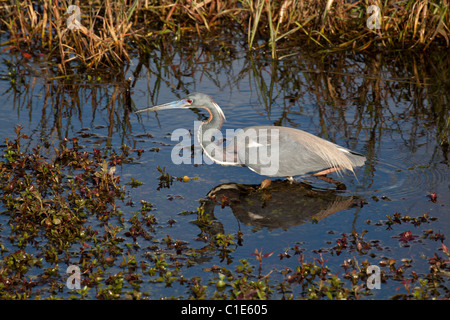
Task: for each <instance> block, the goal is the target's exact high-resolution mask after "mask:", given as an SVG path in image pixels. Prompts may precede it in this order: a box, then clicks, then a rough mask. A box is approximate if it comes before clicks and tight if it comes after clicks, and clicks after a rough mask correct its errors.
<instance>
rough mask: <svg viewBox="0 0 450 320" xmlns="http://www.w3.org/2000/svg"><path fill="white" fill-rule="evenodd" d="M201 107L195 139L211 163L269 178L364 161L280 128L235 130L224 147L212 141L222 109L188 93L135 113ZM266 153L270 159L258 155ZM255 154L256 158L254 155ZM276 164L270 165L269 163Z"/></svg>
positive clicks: (318, 172)
mask: <svg viewBox="0 0 450 320" xmlns="http://www.w3.org/2000/svg"><path fill="white" fill-rule="evenodd" d="M192 108H202V109H205V110H206V111H208V113H209V118H208V119H207V120H206V121H204V122H202V123H201V125H200V126H199V127H198V131H197V139H198V141H199V143H200V145H201V147H202V149H203V152H204V153H205V154H206V155H207V156H208V157H209V158H210V159H211V160H213V161H214V162H215V163H218V164H220V165H225V166H243V167H248V168H249V169H251V170H252V171H254V172H256V173H258V174H260V175H264V176H269V177H286V178H288V179H289V180H290V181H293V178H292V177H294V176H300V175H304V174H313V175H315V176H322V175H326V174H328V173H331V172H334V171H345V170H347V171H350V172H352V173H353V174H355V173H354V170H353V169H354V168H356V167H360V166H362V165H364V163H365V161H366V158H365V157H364V156H363V155H361V154H359V153H356V152H354V151H351V150H349V149H347V148H344V147H341V146H339V145H337V144H334V143H332V142H329V141H327V140H324V139H322V138H319V137H316V136H314V135H312V134H310V133H308V132H305V131H302V130H299V129H293V128H287V127H281V126H253V127H248V128H244V129H241V130H239V131H238V132H237V133H236V135H235V136H234V138H233V140H232V141H230V142H229V143H228V144H227V145H225V143H223V142H221V143H220V144H219V145H218V144H217V141H215V139H214V136H215V133H218V132H219V133H220V128H221V127H222V124H223V122H224V121H225V120H226V119H225V115H224V113H223V111H222V109H221V108H220V107H219V105H218V104H217V103H215V102H214V101H213V100H212V99H211V97H209V96H208V95H206V94H203V93H192V94H189V95H188V96H186V97H185V98H184V99H181V100H178V101H173V102H169V103H166V104H162V105H158V106H154V107H150V108H145V109H142V110H138V111H136V112H137V113H140V112H146V111H158V110H167V109H192ZM261 154H267V155H269V154H270V159H271V160H274V159H275V160H276V161H272V162H270V163H268V161H267V159H262V158H261V157H260V156H259V155H261ZM255 155H257V156H255ZM274 163H275V164H276V165H273V164H274Z"/></svg>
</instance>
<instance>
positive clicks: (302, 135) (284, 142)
mask: <svg viewBox="0 0 450 320" xmlns="http://www.w3.org/2000/svg"><path fill="white" fill-rule="evenodd" d="M236 137H237V138H236V139H235V143H236V144H237V147H236V152H237V154H238V161H240V162H241V163H243V164H244V165H246V166H248V167H249V168H250V169H252V170H254V171H256V172H258V173H260V174H264V173H263V172H262V170H263V169H264V168H268V167H271V168H272V169H273V168H275V167H277V170H276V172H275V173H273V174H264V175H268V176H271V175H273V176H294V175H301V174H305V173H310V172H315V171H320V170H324V169H329V168H335V169H346V170H349V171H352V172H353V167H355V166H360V165H362V164H364V161H365V157H364V156H362V155H359V154H357V153H355V152H353V151H351V150H348V149H346V148H344V147H340V146H338V145H336V144H334V143H331V142H329V141H326V140H324V139H321V138H319V137H316V136H314V135H312V134H310V133H307V132H305V131H302V130H297V129H293V128H286V127H278V126H255V127H249V128H245V129H243V130H242V131H241V132H238V133H237V134H236ZM242 141H244V142H242Z"/></svg>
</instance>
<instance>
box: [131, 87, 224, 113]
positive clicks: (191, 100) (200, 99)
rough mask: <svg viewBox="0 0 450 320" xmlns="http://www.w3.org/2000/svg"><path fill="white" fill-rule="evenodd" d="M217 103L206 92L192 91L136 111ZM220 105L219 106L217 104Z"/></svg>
mask: <svg viewBox="0 0 450 320" xmlns="http://www.w3.org/2000/svg"><path fill="white" fill-rule="evenodd" d="M216 106H217V104H215V103H214V101H213V100H212V99H211V97H210V96H208V95H207V94H204V93H199V92H195V93H191V94H189V95H187V96H186V97H185V98H183V99H181V100H177V101H172V102H168V103H164V104H161V105H158V106H154V107H150V108H145V109H141V110H138V111H136V113H140V112H146V111H159V110H168V109H191V108H205V109H210V108H215V107H216ZM217 107H218V106H217Z"/></svg>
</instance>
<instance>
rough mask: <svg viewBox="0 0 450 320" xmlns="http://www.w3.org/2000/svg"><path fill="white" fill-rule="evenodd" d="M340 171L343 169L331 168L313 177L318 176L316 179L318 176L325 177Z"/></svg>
mask: <svg viewBox="0 0 450 320" xmlns="http://www.w3.org/2000/svg"><path fill="white" fill-rule="evenodd" d="M339 170H341V168H329V169H326V170H322V171H320V172H316V173H314V174H313V176H316V177H317V176H324V175H326V174H328V173H331V172H335V171H339Z"/></svg>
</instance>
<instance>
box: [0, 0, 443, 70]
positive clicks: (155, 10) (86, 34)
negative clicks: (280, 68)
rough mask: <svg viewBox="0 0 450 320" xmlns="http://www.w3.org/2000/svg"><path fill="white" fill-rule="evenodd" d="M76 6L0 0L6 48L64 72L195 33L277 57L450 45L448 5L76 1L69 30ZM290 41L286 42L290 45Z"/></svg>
mask: <svg viewBox="0 0 450 320" xmlns="http://www.w3.org/2000/svg"><path fill="white" fill-rule="evenodd" d="M71 4H72V1H58V2H56V1H50V0H45V1H41V2H40V3H39V4H38V5H37V4H34V3H33V1H31V0H21V1H20V0H16V1H9V2H7V1H3V2H1V1H0V7H1V8H2V9H1V12H2V14H0V21H1V27H2V30H3V31H4V32H6V33H7V34H8V36H9V40H8V41H6V42H4V43H3V45H8V46H9V47H7V48H11V49H17V50H21V51H23V52H24V53H29V52H36V51H37V50H39V51H41V52H44V53H46V54H48V55H49V57H51V58H57V59H58V61H59V63H60V68H61V70H62V71H63V72H65V68H66V67H67V66H69V65H70V63H71V62H72V61H76V62H77V63H79V64H81V65H83V66H85V67H88V68H96V67H99V66H107V67H111V66H117V65H120V64H121V63H123V62H124V61H127V60H129V58H130V57H129V52H130V45H131V44H132V43H133V44H136V45H137V46H139V47H140V48H143V47H145V46H146V45H147V41H150V42H151V41H153V40H154V39H155V38H156V37H164V36H166V35H168V34H169V35H170V36H171V38H170V39H173V38H174V37H173V36H174V35H175V39H182V38H183V37H185V36H186V34H187V33H189V32H191V33H192V32H194V33H197V34H198V35H199V36H201V37H205V36H206V35H207V34H209V33H215V32H217V31H224V30H229V29H231V28H233V29H238V30H240V31H241V32H242V34H243V35H246V36H247V38H248V44H249V49H254V47H255V43H256V39H262V40H265V44H264V46H268V47H269V48H270V49H271V52H272V57H273V58H276V57H277V49H278V44H280V43H281V42H289V43H292V42H293V41H295V42H299V41H301V42H302V43H304V44H308V45H314V46H317V47H319V48H321V49H322V50H346V49H352V50H355V51H361V50H366V49H368V48H372V47H381V48H408V49H410V48H415V49H420V50H426V49H428V48H429V47H430V45H432V44H434V43H437V44H443V45H446V46H449V45H450V42H449V35H450V29H449V25H450V16H449V10H448V9H449V4H448V0H439V1H430V0H422V1H413V0H405V1H393V0H392V1H389V0H388V1H385V2H381V1H379V0H376V1H356V2H350V1H346V0H314V1H302V0H222V1H221V0H176V1H169V0H162V1H155V0H134V1H125V0H121V1H112V0H107V1H95V0H85V1H82V0H80V1H77V3H76V4H77V5H78V6H79V8H80V9H81V20H80V24H79V25H78V27H77V28H74V29H72V30H71V29H69V28H68V24H67V19H68V18H69V17H70V15H71V14H68V8H69V6H70V5H71ZM374 4H375V5H377V6H378V7H379V8H380V17H381V21H380V27H379V28H378V29H369V28H368V27H367V20H368V18H369V17H370V16H371V14H369V13H367V9H368V7H369V6H370V5H374ZM286 40H288V41H286Z"/></svg>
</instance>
